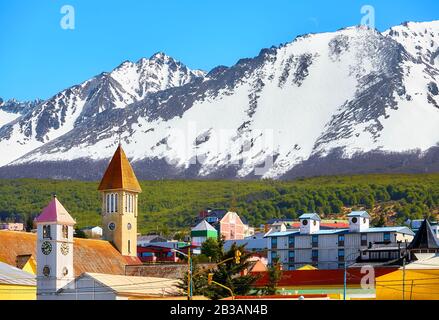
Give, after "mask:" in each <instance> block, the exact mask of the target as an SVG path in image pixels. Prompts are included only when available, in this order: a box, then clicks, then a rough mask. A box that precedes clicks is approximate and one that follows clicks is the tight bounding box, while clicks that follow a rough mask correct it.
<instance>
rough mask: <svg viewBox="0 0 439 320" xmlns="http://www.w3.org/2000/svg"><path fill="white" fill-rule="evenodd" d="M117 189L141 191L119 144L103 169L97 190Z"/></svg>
mask: <svg viewBox="0 0 439 320" xmlns="http://www.w3.org/2000/svg"><path fill="white" fill-rule="evenodd" d="M118 189H124V190H128V191H132V192H136V193H140V192H142V189H141V188H140V184H139V181H138V180H137V178H136V175H135V174H134V171H133V168H132V167H131V165H130V162H129V161H128V158H127V156H126V155H125V152H124V151H123V149H122V146H121V145H120V144H119V146H118V148H117V150H116V152H115V153H114V155H113V158H112V159H111V162H110V164H109V165H108V168H107V170H106V171H105V174H104V177H103V178H102V181H101V183H100V185H99V188H98V190H99V191H104V190H118Z"/></svg>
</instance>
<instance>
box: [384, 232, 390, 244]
mask: <svg viewBox="0 0 439 320" xmlns="http://www.w3.org/2000/svg"><path fill="white" fill-rule="evenodd" d="M384 242H390V232H384Z"/></svg>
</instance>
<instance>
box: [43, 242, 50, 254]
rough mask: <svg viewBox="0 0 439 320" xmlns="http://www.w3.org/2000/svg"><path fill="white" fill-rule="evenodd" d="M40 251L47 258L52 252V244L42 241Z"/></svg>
mask: <svg viewBox="0 0 439 320" xmlns="http://www.w3.org/2000/svg"><path fill="white" fill-rule="evenodd" d="M41 251H42V252H43V254H45V255H46V256H48V255H49V254H50V253H51V252H52V244H51V243H50V242H49V241H44V242H43V244H42V245H41Z"/></svg>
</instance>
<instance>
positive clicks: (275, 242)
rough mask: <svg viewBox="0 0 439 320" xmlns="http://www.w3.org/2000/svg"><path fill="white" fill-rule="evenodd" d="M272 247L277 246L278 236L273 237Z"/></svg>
mask: <svg viewBox="0 0 439 320" xmlns="http://www.w3.org/2000/svg"><path fill="white" fill-rule="evenodd" d="M271 248H273V249H276V248H277V238H276V237H272V238H271Z"/></svg>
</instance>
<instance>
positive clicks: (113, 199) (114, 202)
mask: <svg viewBox="0 0 439 320" xmlns="http://www.w3.org/2000/svg"><path fill="white" fill-rule="evenodd" d="M106 205H107V210H106V211H107V213H113V212H117V211H118V207H119V195H118V194H117V193H108V194H107V196H106Z"/></svg>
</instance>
